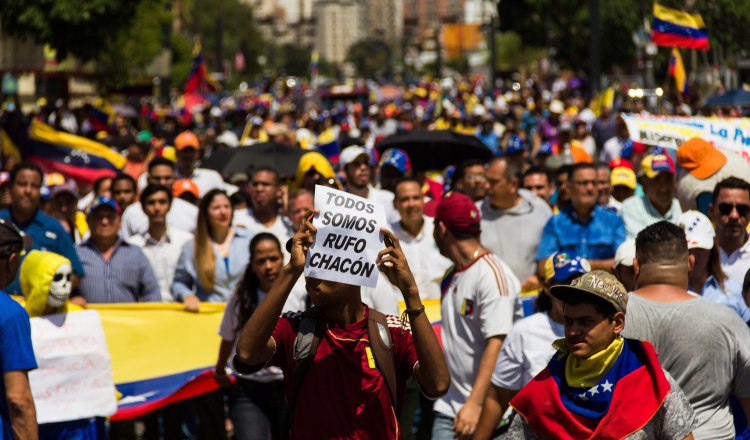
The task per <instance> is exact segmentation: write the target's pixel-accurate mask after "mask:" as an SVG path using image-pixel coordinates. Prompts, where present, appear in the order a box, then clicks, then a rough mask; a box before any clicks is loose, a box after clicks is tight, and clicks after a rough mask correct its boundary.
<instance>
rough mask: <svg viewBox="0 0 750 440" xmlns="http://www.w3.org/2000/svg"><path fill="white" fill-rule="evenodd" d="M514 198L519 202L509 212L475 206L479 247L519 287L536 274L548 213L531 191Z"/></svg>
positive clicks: (547, 209)
mask: <svg viewBox="0 0 750 440" xmlns="http://www.w3.org/2000/svg"><path fill="white" fill-rule="evenodd" d="M518 195H519V196H520V197H521V201H520V202H519V203H518V205H516V206H514V207H512V208H510V209H495V208H493V207H491V206H490V203H489V201H488V200H483V201H482V202H480V203H479V204H478V205H479V211H480V212H481V214H482V236H481V240H482V245H483V246H484V247H486V248H487V249H489V250H490V251H492V253H493V254H495V255H497V256H498V257H499V258H500V259H501V260H502V261H503V263H505V264H507V265H508V267H510V270H512V271H513V274H514V275H515V276H516V277H517V278H518V279H519V280H520V281H521V283H523V282H524V280H525V279H526V277H528V276H529V275H531V274H533V273H534V272H536V250H537V248H538V247H539V241H540V239H541V237H542V231H544V225H546V224H547V220H549V218H550V217H552V210H551V209H550V207H549V205H547V202H545V201H544V200H543V199H541V198H540V197H537V196H535V195H534V193H532V192H531V191H528V190H525V189H519V190H518Z"/></svg>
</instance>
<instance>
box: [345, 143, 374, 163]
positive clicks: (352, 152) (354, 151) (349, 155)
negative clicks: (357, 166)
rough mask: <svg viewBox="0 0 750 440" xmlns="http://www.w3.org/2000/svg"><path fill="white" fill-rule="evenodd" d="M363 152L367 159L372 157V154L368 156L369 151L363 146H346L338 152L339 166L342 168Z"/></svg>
mask: <svg viewBox="0 0 750 440" xmlns="http://www.w3.org/2000/svg"><path fill="white" fill-rule="evenodd" d="M363 154H364V155H366V156H367V159H368V160H371V159H372V156H370V152H369V151H367V149H366V148H365V147H361V146H359V145H352V146H350V147H346V148H344V150H343V151H342V152H341V154H339V166H340V167H341V168H342V169H343V168H345V167H346V166H347V165H349V164H350V163H352V162H354V161H355V160H356V159H357V158H358V157H359V156H361V155H363Z"/></svg>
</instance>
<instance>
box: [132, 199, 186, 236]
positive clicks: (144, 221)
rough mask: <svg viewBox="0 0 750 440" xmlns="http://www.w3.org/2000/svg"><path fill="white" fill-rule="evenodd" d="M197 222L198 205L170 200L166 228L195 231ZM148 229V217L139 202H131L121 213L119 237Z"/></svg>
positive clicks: (144, 231) (180, 200) (142, 232)
mask: <svg viewBox="0 0 750 440" xmlns="http://www.w3.org/2000/svg"><path fill="white" fill-rule="evenodd" d="M197 222H198V207H197V206H195V205H193V204H192V203H189V202H186V201H184V200H182V199H180V198H175V199H173V200H172V207H171V208H170V209H169V212H168V213H167V228H169V229H179V230H181V231H185V232H189V233H191V234H193V233H195V225H196V223H197ZM146 231H148V217H147V216H146V213H145V212H143V208H142V207H141V203H140V202H136V203H133V204H132V205H130V206H128V207H127V208H126V209H125V212H123V213H122V222H121V224H120V237H122V238H128V237H131V236H133V235H135V234H144V233H146Z"/></svg>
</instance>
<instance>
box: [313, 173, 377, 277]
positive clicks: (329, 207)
mask: <svg viewBox="0 0 750 440" xmlns="http://www.w3.org/2000/svg"><path fill="white" fill-rule="evenodd" d="M315 209H317V210H319V211H320V214H319V215H318V216H316V217H315V218H314V219H313V225H314V226H315V227H316V228H318V235H317V236H316V237H315V243H314V244H313V245H312V246H311V247H310V250H309V251H308V253H307V261H306V262H305V272H304V273H305V276H308V277H313V278H319V279H321V280H328V281H336V282H339V283H346V284H354V285H357V286H364V287H375V285H376V284H377V283H378V268H377V264H376V263H375V261H376V260H377V257H378V252H380V251H381V250H382V249H383V248H384V247H385V246H384V245H383V234H382V233H381V232H380V228H381V227H384V226H386V223H385V209H384V207H383V206H380V205H379V204H378V203H375V202H372V201H370V200H367V199H365V198H362V197H358V196H355V195H353V194H349V193H347V192H344V191H339V190H335V189H331V188H328V187H325V186H320V185H318V186H316V187H315Z"/></svg>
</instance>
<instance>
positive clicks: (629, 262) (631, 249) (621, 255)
mask: <svg viewBox="0 0 750 440" xmlns="http://www.w3.org/2000/svg"><path fill="white" fill-rule="evenodd" d="M634 259H635V239H632V238H629V239H627V240H625V241H624V242H622V244H621V245H620V246H619V247H618V248H617V252H615V266H619V265H623V266H629V267H630V266H633V260H634Z"/></svg>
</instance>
